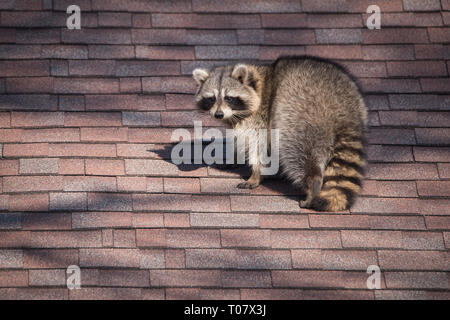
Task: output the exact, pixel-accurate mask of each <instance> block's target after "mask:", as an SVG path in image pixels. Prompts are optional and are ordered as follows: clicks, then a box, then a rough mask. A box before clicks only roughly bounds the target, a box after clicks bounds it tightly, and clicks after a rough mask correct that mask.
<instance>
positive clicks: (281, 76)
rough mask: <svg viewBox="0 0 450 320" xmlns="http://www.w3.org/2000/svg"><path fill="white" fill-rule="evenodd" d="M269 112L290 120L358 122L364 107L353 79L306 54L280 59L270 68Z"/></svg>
mask: <svg viewBox="0 0 450 320" xmlns="http://www.w3.org/2000/svg"><path fill="white" fill-rule="evenodd" d="M272 79H273V84H272V85H273V88H274V93H273V100H272V106H271V107H272V108H271V112H272V115H284V117H282V118H285V120H286V121H287V122H288V123H286V124H285V125H289V123H290V122H291V121H292V122H298V121H306V122H307V123H314V122H319V123H321V125H329V126H333V127H334V126H336V125H337V126H339V125H340V124H346V125H352V124H355V125H358V124H360V123H361V121H363V122H364V123H365V121H366V117H367V115H366V109H365V107H364V102H363V100H362V97H361V95H360V93H359V90H358V87H357V86H356V84H355V82H354V81H353V80H352V79H351V78H350V77H349V76H348V75H347V74H346V73H345V71H344V70H343V69H341V68H340V67H338V66H337V65H335V64H332V63H329V62H327V61H323V60H320V59H313V58H309V57H303V58H302V57H295V58H281V59H279V60H277V61H276V62H275V63H274V67H273V77H272Z"/></svg>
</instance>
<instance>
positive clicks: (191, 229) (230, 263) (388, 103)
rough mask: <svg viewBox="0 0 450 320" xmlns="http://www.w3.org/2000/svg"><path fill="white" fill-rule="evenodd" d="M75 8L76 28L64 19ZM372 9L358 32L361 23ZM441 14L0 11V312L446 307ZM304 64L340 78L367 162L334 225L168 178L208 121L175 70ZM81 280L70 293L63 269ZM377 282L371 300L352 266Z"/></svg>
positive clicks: (87, 0)
mask: <svg viewBox="0 0 450 320" xmlns="http://www.w3.org/2000/svg"><path fill="white" fill-rule="evenodd" d="M72 2H76V3H77V4H78V5H79V6H80V7H81V10H82V12H81V27H82V28H81V30H69V29H67V27H66V18H67V17H69V15H68V14H66V9H67V7H68V6H69V5H70V4H73V3H72ZM373 2H376V3H377V4H378V5H379V6H380V8H381V13H382V14H381V29H380V30H369V29H368V28H367V27H366V26H365V24H366V20H367V18H368V14H366V9H367V7H368V6H369V5H370V4H373ZM449 10H450V2H449V1H448V0H442V1H439V0H428V1H422V0H403V1H402V0H390V1H387V0H379V1H366V0H331V1H318V0H302V1H299V0H296V1H294V0H276V1H268V0H262V1H247V2H245V1H234V0H218V1H200V0H192V1H191V0H186V1H182V0H176V1H170V2H162V1H140V0H133V1H125V0H124V1H120V0H114V1H104V0H79V1H62V0H61V1H57V0H55V1H53V2H52V1H46V0H30V1H23V0H16V1H12V0H10V1H1V2H0V156H1V158H0V299H311V298H317V299H408V298H409V299H433V298H436V299H449V296H450V294H449V292H450V291H449V273H448V271H449V254H448V248H449V246H450V95H449V92H450V79H449V69H450V61H449V60H450V47H449V43H450V28H449V25H450V12H449ZM303 54H308V55H314V56H320V57H324V58H329V59H332V60H333V61H336V62H338V63H340V64H341V65H343V66H345V67H346V68H347V69H348V70H349V71H350V72H351V73H352V75H353V76H354V77H355V78H356V79H358V83H359V84H360V86H361V88H362V90H363V92H364V95H365V98H366V102H367V105H368V108H369V111H370V112H369V114H370V133H369V136H368V142H369V146H368V149H367V152H368V160H369V162H370V163H369V166H368V168H367V175H366V180H365V181H364V190H363V195H362V196H361V197H360V198H359V200H358V201H357V202H356V204H355V205H354V206H353V208H352V209H351V210H350V211H347V212H339V213H334V212H326V213H320V212H314V211H311V210H303V209H301V210H300V209H299V207H298V204H297V200H296V199H295V194H296V191H295V190H293V189H292V188H289V187H288V186H287V184H286V183H284V182H282V181H277V180H272V181H267V182H265V183H264V184H263V185H262V186H260V187H259V188H257V189H254V190H252V191H248V190H241V189H237V188H236V185H237V184H238V183H239V182H241V181H242V175H244V176H245V175H246V174H248V171H246V170H245V169H242V168H238V169H228V168H225V169H224V168H219V167H215V166H206V165H201V166H195V167H194V166H188V165H185V166H177V165H175V164H173V163H172V162H171V161H170V150H171V146H170V143H171V134H172V132H173V130H174V129H176V128H192V126H193V120H203V126H204V127H208V126H213V127H214V126H218V125H219V124H218V123H216V122H215V121H213V120H211V119H209V118H208V117H205V116H204V115H201V114H199V113H198V112H197V111H196V110H195V106H194V103H193V93H194V92H195V82H194V81H193V80H192V79H191V76H190V74H191V72H192V70H193V69H194V68H196V67H199V66H203V67H209V66H212V65H216V64H224V63H234V62H237V61H249V62H271V61H273V60H274V59H276V58H277V57H278V56H279V55H303ZM71 265H76V266H79V267H80V268H81V289H78V290H69V289H67V287H66V278H67V274H66V269H67V268H68V267H69V266H71ZM371 265H376V266H378V267H379V268H380V269H381V278H380V279H381V283H380V286H381V288H380V289H377V290H371V289H368V287H367V279H368V277H369V274H368V273H367V268H368V267H369V266H371Z"/></svg>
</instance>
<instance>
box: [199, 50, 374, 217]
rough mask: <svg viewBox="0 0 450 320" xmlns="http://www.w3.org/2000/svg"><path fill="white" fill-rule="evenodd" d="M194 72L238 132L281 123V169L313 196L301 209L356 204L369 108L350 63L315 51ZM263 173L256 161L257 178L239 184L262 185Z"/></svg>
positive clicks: (215, 108)
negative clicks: (345, 64)
mask: <svg viewBox="0 0 450 320" xmlns="http://www.w3.org/2000/svg"><path fill="white" fill-rule="evenodd" d="M193 78H194V79H195V81H196V82H197V84H198V89H197V93H196V96H195V100H196V104H197V106H198V108H199V109H201V110H203V111H206V112H209V113H210V114H211V115H212V116H213V117H215V118H217V119H222V120H223V121H225V122H227V123H228V124H230V125H231V126H232V127H233V128H234V130H235V131H237V132H238V133H237V134H239V132H242V131H245V130H249V129H256V130H258V129H261V128H266V129H269V130H271V129H279V145H278V150H279V161H280V167H281V172H282V174H283V175H284V176H285V177H286V178H287V179H288V180H289V181H290V182H291V183H292V184H293V185H294V186H296V187H298V188H299V190H301V192H299V195H300V193H302V194H304V195H306V199H305V198H302V200H300V201H299V204H300V207H304V208H312V209H315V210H319V211H341V210H346V209H349V208H350V207H351V205H352V204H353V202H354V200H355V197H356V196H357V195H358V193H359V192H360V189H361V183H362V179H363V176H364V167H365V157H364V143H363V141H364V134H365V131H366V127H367V110H366V107H365V104H364V100H363V98H362V95H361V94H360V91H359V89H358V87H357V85H356V83H355V82H354V81H353V80H352V79H351V77H350V76H349V75H348V74H347V73H346V72H345V70H344V69H343V68H341V67H340V66H338V65H336V64H334V63H331V62H329V61H325V60H321V59H318V58H313V57H307V56H301V57H280V58H279V59H278V60H276V61H275V62H274V63H273V64H271V65H250V64H242V63H240V64H236V65H229V66H224V67H217V68H215V69H213V70H205V69H195V70H194V71H193ZM269 143H270V142H269ZM262 179H263V176H262V175H261V162H258V161H256V162H254V164H252V174H251V176H250V178H249V179H248V180H247V181H245V182H243V183H240V184H239V185H238V186H237V187H238V188H256V187H257V186H258V185H259V184H260V183H261V181H262Z"/></svg>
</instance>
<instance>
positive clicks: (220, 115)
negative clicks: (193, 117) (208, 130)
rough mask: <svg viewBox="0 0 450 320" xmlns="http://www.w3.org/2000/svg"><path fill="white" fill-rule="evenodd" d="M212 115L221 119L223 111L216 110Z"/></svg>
mask: <svg viewBox="0 0 450 320" xmlns="http://www.w3.org/2000/svg"><path fill="white" fill-rule="evenodd" d="M214 117H215V118H217V119H223V112H222V111H216V113H214Z"/></svg>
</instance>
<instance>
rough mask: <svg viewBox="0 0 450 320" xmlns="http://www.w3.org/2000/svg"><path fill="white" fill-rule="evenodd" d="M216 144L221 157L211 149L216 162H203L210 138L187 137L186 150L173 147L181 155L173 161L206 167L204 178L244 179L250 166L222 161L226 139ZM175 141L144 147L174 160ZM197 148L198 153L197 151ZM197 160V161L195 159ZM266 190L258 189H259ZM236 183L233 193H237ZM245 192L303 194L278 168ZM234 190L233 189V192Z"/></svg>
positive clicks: (188, 168) (294, 196)
mask: <svg viewBox="0 0 450 320" xmlns="http://www.w3.org/2000/svg"><path fill="white" fill-rule="evenodd" d="M215 142H218V144H219V145H222V148H223V149H222V154H221V157H220V155H218V157H216V155H215V153H214V152H212V153H211V156H212V157H214V158H215V159H216V160H217V159H220V160H219V161H218V163H213V164H210V165H208V164H206V163H204V162H203V157H202V156H203V155H204V152H205V148H207V147H208V146H209V145H210V144H211V143H212V141H211V140H191V141H185V142H183V148H182V150H188V152H187V154H186V155H185V154H183V152H179V151H180V150H179V149H177V150H176V152H175V154H176V155H177V156H181V158H182V159H183V163H180V164H175V165H176V166H177V167H178V170H180V171H182V172H191V171H195V170H199V169H201V168H205V169H206V170H208V178H229V177H237V178H240V179H245V180H247V179H248V177H250V175H251V170H250V167H249V166H248V164H226V159H227V144H226V140H225V139H223V140H222V141H220V140H216V141H215ZM176 145H177V143H174V144H170V145H164V146H163V147H162V148H158V149H154V150H151V149H149V150H147V151H148V152H151V153H154V154H156V155H158V156H159V158H161V159H162V160H164V161H166V162H169V163H171V164H174V161H173V159H172V151H173V149H174V148H175V146H176ZM200 150H201V155H202V156H200V155H199V153H200ZM196 160H197V162H196ZM263 188H264V189H266V190H262V189H263ZM238 190H240V189H238V188H237V186H236V194H241V192H239V191H238ZM248 193H249V194H265V195H283V196H285V197H287V198H289V199H293V200H302V199H304V198H305V194H304V192H303V191H302V190H301V189H299V188H295V187H294V186H292V185H291V184H290V183H289V182H288V181H287V180H286V179H284V177H283V176H282V175H281V174H280V170H279V172H278V173H277V174H275V175H272V176H265V177H264V180H263V182H262V183H261V185H260V186H259V187H257V188H255V189H253V190H249V192H248ZM233 194H234V193H233Z"/></svg>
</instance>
